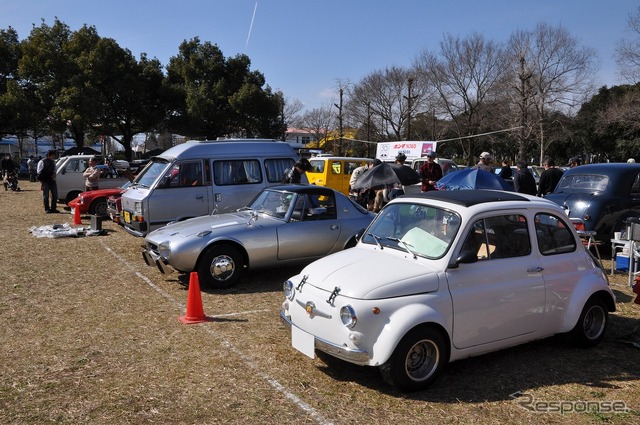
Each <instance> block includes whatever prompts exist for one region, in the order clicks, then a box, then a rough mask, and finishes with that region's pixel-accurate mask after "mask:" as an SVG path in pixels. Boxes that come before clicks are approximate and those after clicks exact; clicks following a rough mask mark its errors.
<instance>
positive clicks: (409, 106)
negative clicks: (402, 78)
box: [404, 77, 413, 140]
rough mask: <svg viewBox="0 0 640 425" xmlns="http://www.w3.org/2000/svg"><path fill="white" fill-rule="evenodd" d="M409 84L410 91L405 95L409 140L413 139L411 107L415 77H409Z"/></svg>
mask: <svg viewBox="0 0 640 425" xmlns="http://www.w3.org/2000/svg"><path fill="white" fill-rule="evenodd" d="M407 84H408V86H409V93H408V95H407V96H404V98H405V99H407V140H411V108H412V107H413V96H411V89H412V87H413V77H409V79H408V80H407Z"/></svg>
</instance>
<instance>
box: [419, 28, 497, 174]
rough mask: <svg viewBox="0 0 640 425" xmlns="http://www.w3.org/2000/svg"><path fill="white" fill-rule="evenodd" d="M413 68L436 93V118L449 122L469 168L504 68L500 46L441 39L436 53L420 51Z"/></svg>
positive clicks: (478, 38) (475, 37)
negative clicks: (476, 136) (477, 135)
mask: <svg viewBox="0 0 640 425" xmlns="http://www.w3.org/2000/svg"><path fill="white" fill-rule="evenodd" d="M414 66H415V67H416V69H418V70H419V71H420V73H421V74H422V76H423V78H424V81H425V82H426V83H427V84H429V85H431V86H432V87H434V88H435V89H436V92H437V95H438V103H437V107H438V111H437V114H438V115H441V116H443V117H447V118H449V119H450V120H451V122H452V124H453V128H454V129H455V132H456V133H457V135H458V136H459V137H460V138H461V139H463V140H464V141H465V142H464V143H462V148H463V155H464V156H465V157H466V158H467V163H468V164H472V161H473V160H474V158H475V156H474V150H475V145H476V143H477V139H476V138H474V137H469V136H473V135H475V134H479V133H481V132H482V131H483V129H484V128H485V126H486V123H487V121H488V120H489V119H491V117H490V114H489V112H490V111H491V109H492V108H490V107H488V106H489V105H491V104H493V103H494V102H495V101H496V100H497V99H499V98H500V96H501V95H500V93H501V90H500V88H501V87H502V80H503V78H504V72H505V68H506V58H505V54H504V50H503V48H502V46H501V45H500V44H497V43H495V42H492V41H488V40H485V39H484V37H483V36H481V35H479V34H477V33H473V34H471V35H469V36H467V37H466V38H464V39H460V38H459V37H454V36H452V35H444V36H443V39H442V41H441V42H440V51H439V52H438V53H434V52H430V51H423V52H421V53H420V54H419V55H418V57H417V58H416V60H415V63H414Z"/></svg>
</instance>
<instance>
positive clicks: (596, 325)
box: [583, 306, 605, 339]
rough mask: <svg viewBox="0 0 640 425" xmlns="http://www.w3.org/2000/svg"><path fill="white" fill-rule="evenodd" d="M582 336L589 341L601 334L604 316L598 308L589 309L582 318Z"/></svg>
mask: <svg viewBox="0 0 640 425" xmlns="http://www.w3.org/2000/svg"><path fill="white" fill-rule="evenodd" d="M583 326H584V334H585V335H586V336H587V338H589V339H595V338H598V337H599V336H600V334H602V331H603V330H604V326H605V315H604V311H602V308H600V307H598V306H594V307H591V308H590V309H589V311H588V312H587V314H585V316H584V322H583Z"/></svg>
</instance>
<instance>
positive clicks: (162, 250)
mask: <svg viewBox="0 0 640 425" xmlns="http://www.w3.org/2000/svg"><path fill="white" fill-rule="evenodd" d="M158 254H160V256H161V257H162V258H164V259H165V260H168V259H169V257H170V256H171V244H170V243H169V241H163V242H160V244H159V245H158Z"/></svg>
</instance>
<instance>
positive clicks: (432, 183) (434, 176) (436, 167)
mask: <svg viewBox="0 0 640 425" xmlns="http://www.w3.org/2000/svg"><path fill="white" fill-rule="evenodd" d="M435 158H436V153H435V152H433V151H431V152H429V153H428V154H427V162H425V163H424V164H422V166H421V167H420V177H422V191H423V192H428V191H430V190H436V182H437V181H438V180H440V179H441V178H442V167H440V164H438V163H437V162H435Z"/></svg>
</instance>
